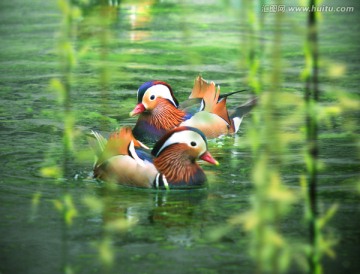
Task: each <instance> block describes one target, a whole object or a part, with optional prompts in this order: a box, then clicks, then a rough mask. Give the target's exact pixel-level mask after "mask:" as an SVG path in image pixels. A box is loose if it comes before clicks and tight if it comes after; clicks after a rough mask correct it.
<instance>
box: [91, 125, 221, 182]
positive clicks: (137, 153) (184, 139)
mask: <svg viewBox="0 0 360 274" xmlns="http://www.w3.org/2000/svg"><path fill="white" fill-rule="evenodd" d="M92 134H93V136H94V137H95V138H96V142H97V147H98V148H95V150H96V153H97V157H98V159H97V161H96V162H95V164H94V177H95V178H98V179H101V180H104V181H111V182H116V183H118V184H122V185H127V186H135V187H142V188H160V189H169V188H192V187H201V186H204V185H205V183H206V176H205V173H204V171H203V170H202V169H201V167H200V166H199V165H198V163H197V162H196V160H197V159H201V160H204V161H206V162H208V163H210V164H215V165H218V164H219V163H218V162H217V161H216V160H215V159H214V158H213V157H212V156H211V154H210V152H209V151H208V148H207V141H206V137H205V136H204V134H203V133H202V132H201V131H200V130H198V129H196V128H191V127H185V126H182V127H178V128H175V129H173V130H171V131H169V132H167V133H166V134H165V135H164V136H163V137H162V138H161V139H160V140H159V141H158V142H157V143H156V144H155V146H154V148H153V149H152V151H151V153H150V150H149V149H147V147H146V146H145V145H143V144H142V143H141V142H139V141H138V140H136V139H135V138H134V136H133V134H132V131H131V128H130V127H123V128H121V129H120V130H119V131H117V132H115V133H113V134H111V135H110V137H109V139H108V140H106V139H105V138H104V137H102V136H101V135H100V134H99V133H97V132H92ZM91 145H92V147H93V148H94V145H93V144H91Z"/></svg>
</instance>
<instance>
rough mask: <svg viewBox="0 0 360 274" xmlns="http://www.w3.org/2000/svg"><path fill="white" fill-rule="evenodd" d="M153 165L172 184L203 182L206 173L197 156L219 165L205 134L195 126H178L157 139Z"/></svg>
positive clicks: (182, 184) (153, 153)
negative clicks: (210, 149)
mask: <svg viewBox="0 0 360 274" xmlns="http://www.w3.org/2000/svg"><path fill="white" fill-rule="evenodd" d="M151 153H152V155H153V156H154V165H155V167H156V169H157V170H158V171H159V172H160V173H162V174H164V176H165V177H166V179H167V180H168V181H169V182H171V184H172V185H175V186H176V185H178V186H189V185H203V184H204V183H205V181H206V177H205V174H204V172H203V170H202V169H201V168H200V166H199V165H198V164H197V162H196V161H197V160H198V159H201V160H204V161H206V162H208V163H210V164H214V165H218V164H219V163H218V161H216V160H215V159H214V158H213V157H212V155H211V154H210V152H209V151H208V146H207V141H206V137H205V136H204V134H203V133H202V132H201V131H200V130H198V129H196V128H192V127H178V128H176V129H174V130H171V131H170V132H168V133H167V134H166V135H165V136H164V137H163V138H162V139H160V141H158V142H157V143H156V144H155V146H154V148H153V150H152V152H151Z"/></svg>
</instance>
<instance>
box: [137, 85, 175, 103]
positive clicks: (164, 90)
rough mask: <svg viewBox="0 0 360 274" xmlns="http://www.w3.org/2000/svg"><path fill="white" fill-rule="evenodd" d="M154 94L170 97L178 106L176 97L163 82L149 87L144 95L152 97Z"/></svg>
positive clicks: (165, 97)
mask: <svg viewBox="0 0 360 274" xmlns="http://www.w3.org/2000/svg"><path fill="white" fill-rule="evenodd" d="M152 95H154V96H155V97H161V98H164V99H168V100H170V102H171V103H172V104H173V105H174V106H177V105H176V103H175V101H174V98H173V97H172V95H171V92H170V90H169V88H168V87H167V86H165V85H161V84H158V85H154V86H152V87H150V88H148V89H147V90H146V91H145V93H144V97H146V96H149V98H150V97H151V96H152Z"/></svg>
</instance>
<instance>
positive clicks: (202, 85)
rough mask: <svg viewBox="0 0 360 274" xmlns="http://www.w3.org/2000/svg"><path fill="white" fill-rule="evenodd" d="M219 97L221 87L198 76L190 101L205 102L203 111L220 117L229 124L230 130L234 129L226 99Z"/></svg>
mask: <svg viewBox="0 0 360 274" xmlns="http://www.w3.org/2000/svg"><path fill="white" fill-rule="evenodd" d="M219 96H220V86H217V87H216V86H215V83H214V82H210V83H208V82H207V81H205V80H204V79H203V78H202V77H201V76H198V77H197V78H196V79H195V82H194V87H193V89H192V91H191V94H190V96H189V99H192V98H201V99H202V100H203V101H202V104H203V106H202V109H201V110H205V111H208V112H211V113H214V114H216V115H218V116H219V117H221V118H222V119H223V120H224V121H225V122H226V123H227V124H228V127H229V128H233V127H234V126H233V123H232V120H231V119H230V117H229V113H228V111H227V108H226V97H225V98H221V99H220V100H219Z"/></svg>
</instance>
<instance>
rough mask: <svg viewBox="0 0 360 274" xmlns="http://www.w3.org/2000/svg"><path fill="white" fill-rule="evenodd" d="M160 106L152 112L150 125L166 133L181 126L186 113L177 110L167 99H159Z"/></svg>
mask: <svg viewBox="0 0 360 274" xmlns="http://www.w3.org/2000/svg"><path fill="white" fill-rule="evenodd" d="M158 100H159V103H158V105H157V106H156V107H155V108H154V109H153V110H152V111H151V115H150V116H149V123H150V124H151V125H153V126H154V127H156V128H158V129H165V130H166V131H168V130H170V129H173V128H175V127H177V126H179V125H180V123H181V122H182V121H183V120H184V116H185V112H184V111H182V110H180V109H178V108H176V107H175V106H174V105H173V104H171V103H170V102H169V101H168V100H167V99H163V98H159V99H158Z"/></svg>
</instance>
